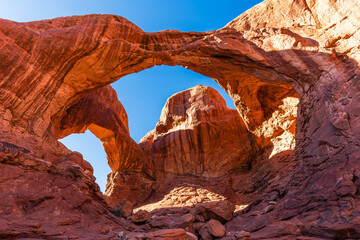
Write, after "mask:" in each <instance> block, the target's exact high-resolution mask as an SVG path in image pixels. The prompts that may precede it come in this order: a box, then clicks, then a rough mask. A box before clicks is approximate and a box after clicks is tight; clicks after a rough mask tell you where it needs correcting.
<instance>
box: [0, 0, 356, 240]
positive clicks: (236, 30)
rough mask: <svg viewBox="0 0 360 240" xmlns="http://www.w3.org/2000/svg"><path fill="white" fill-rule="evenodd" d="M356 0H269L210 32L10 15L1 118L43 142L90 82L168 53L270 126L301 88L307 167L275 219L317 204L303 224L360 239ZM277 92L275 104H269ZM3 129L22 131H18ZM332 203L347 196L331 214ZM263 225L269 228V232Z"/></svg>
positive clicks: (300, 132)
mask: <svg viewBox="0 0 360 240" xmlns="http://www.w3.org/2000/svg"><path fill="white" fill-rule="evenodd" d="M347 3H348V4H345V3H343V2H342V1H325V0H322V1H312V0H307V1H300V0H286V1H281V4H280V2H279V1H278V0H267V1H264V2H263V3H261V4H259V5H257V6H256V7H254V8H253V9H251V10H249V11H247V12H245V13H244V14H242V15H241V16H239V17H238V18H237V19H235V20H234V21H232V22H231V23H229V24H228V25H227V26H225V27H224V28H222V29H220V30H217V31H212V32H206V33H195V32H190V33H182V32H178V31H173V30H171V31H163V32H159V33H145V32H143V31H142V30H141V29H139V28H138V27H136V26H135V25H134V24H132V23H130V22H129V21H127V20H126V19H124V18H121V17H118V16H110V15H88V16H78V17H65V18H57V19H53V20H46V21H39V22H30V23H15V22H11V21H7V20H1V21H0V25H1V29H0V38H1V39H2V41H1V45H0V58H1V59H2V61H1V62H0V69H2V71H1V72H0V102H1V118H2V119H3V120H4V121H3V122H2V125H3V126H5V127H8V128H11V129H12V130H13V132H17V133H19V135H20V136H22V135H26V136H35V137H36V138H37V139H40V140H39V141H40V142H41V143H43V142H44V140H46V141H48V142H51V141H55V138H56V133H58V129H57V127H58V126H59V123H60V122H61V119H62V118H63V117H64V115H66V114H65V112H66V111H67V110H68V109H70V108H72V107H73V106H74V104H75V105H76V103H77V102H79V101H81V99H83V98H84V97H85V96H86V94H88V93H89V92H90V91H91V90H96V89H99V88H101V87H104V86H106V85H107V84H109V83H111V82H113V81H115V80H117V79H119V78H120V77H122V76H124V75H126V74H130V73H133V72H137V71H141V70H143V69H145V68H149V67H152V66H154V65H161V64H167V65H181V66H184V67H187V68H189V69H191V70H193V71H196V72H198V73H201V74H203V75H206V76H209V77H211V78H213V79H215V80H216V81H217V82H218V83H219V84H220V86H222V87H223V88H224V89H225V90H226V91H227V92H228V93H229V94H230V95H231V97H232V98H233V99H234V100H235V103H236V106H237V108H238V111H239V113H240V114H241V116H242V118H243V120H244V122H245V124H246V125H247V128H248V129H249V130H250V131H252V132H254V134H257V133H258V134H259V137H261V131H258V130H259V127H260V126H261V125H262V123H263V122H264V121H266V120H267V118H268V117H269V116H270V113H271V112H272V111H275V109H276V108H277V107H278V106H279V104H280V103H281V102H282V101H283V99H284V98H287V97H296V96H297V94H298V96H299V100H300V102H299V110H298V113H299V114H298V118H297V128H296V141H297V145H296V148H295V155H296V162H297V164H298V165H297V167H296V171H295V172H296V174H294V175H293V178H292V179H291V181H290V182H289V183H286V184H280V185H279V186H278V187H277V189H276V190H277V191H279V192H281V194H280V195H281V196H282V200H281V202H280V203H279V205H277V208H275V210H274V211H273V213H272V214H270V215H269V216H268V218H269V219H271V221H272V222H274V223H276V221H285V220H288V219H293V218H294V217H295V216H298V217H299V218H301V219H302V220H304V221H307V220H305V215H302V213H304V212H309V211H311V210H309V208H308V205H311V206H312V207H313V208H316V209H318V211H319V212H317V213H316V214H317V215H319V217H318V218H316V219H310V220H308V222H307V224H306V226H305V227H304V228H303V230H302V231H303V232H302V233H303V234H307V235H312V236H330V237H337V236H339V234H345V235H346V236H347V237H352V238H356V237H358V236H359V232H358V230H355V229H354V227H353V224H355V222H354V221H353V219H354V218H353V217H354V216H355V219H356V218H357V217H358V215H359V213H358V212H357V211H356V208H357V207H358V206H359V201H358V188H359V181H358V179H359V177H360V174H359V165H358V160H359V145H360V143H359V139H360V138H359V130H358V129H359V127H358V125H359V121H360V116H359V114H358V112H359V110H358V102H359V100H360V99H359V98H360V96H359V94H358V92H359V91H358V88H359V70H358V66H359V60H360V59H359V58H360V56H359V51H358V46H359V44H358V39H359V36H358V32H359V31H358V29H359V22H360V21H359V18H360V17H359V15H358V12H359V11H357V10H358V8H359V6H358V4H357V3H356V2H355V1H351V0H349V1H348V2H347ZM274 8H275V10H273V11H268V10H266V9H274ZM354 9H355V10H354ZM24 86H26V87H24ZM294 90H295V91H296V92H294ZM268 91H269V92H268ZM268 93H269V94H271V95H272V99H271V102H272V103H274V104H273V105H271V107H269V105H268V104H267V105H266V107H264V102H266V101H268V100H267V99H266V98H264V96H267V94H268ZM296 93H297V94H296ZM96 125H97V126H101V124H96ZM93 130H94V131H96V128H94V129H93ZM100 137H101V136H100ZM3 138H4V139H5V140H6V139H10V140H12V141H14V139H13V138H12V136H10V135H9V134H8V133H6V134H4V135H3ZM29 138H30V137H29ZM24 144H25V145H26V143H24ZM37 147H38V146H37ZM29 148H34V150H33V151H34V152H36V151H37V150H36V147H35V146H29ZM64 151H66V150H64ZM139 166H141V164H140V165H139ZM329 177H331V180H328V178H329ZM324 196H325V197H324ZM319 198H320V199H321V200H319ZM324 205H325V206H334V205H336V207H334V208H333V209H332V210H331V214H329V213H328V212H326V211H325V208H324V207H323V206H324ZM344 209H346V211H343V210H344ZM248 218H249V216H247V215H245V217H243V218H239V219H240V220H239V222H241V221H247V222H248ZM244 219H245V220H244ZM338 219H345V220H341V221H343V222H339V220H338ZM351 219H352V220H351ZM294 221H295V220H294ZM349 221H350V222H351V223H349ZM239 222H237V223H236V224H238V223H239ZM342 223H344V224H342ZM236 224H234V225H233V226H231V225H230V226H229V228H231V227H234V226H235V225H236ZM348 224H350V225H351V226H349V225H348ZM245 225H246V224H245ZM249 228H251V227H249ZM264 229H265V230H262V234H266V231H270V230H269V228H264ZM252 230H254V231H255V230H258V229H256V228H254V229H252ZM263 236H264V235H263ZM265 236H266V235H265Z"/></svg>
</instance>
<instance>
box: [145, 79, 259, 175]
mask: <svg viewBox="0 0 360 240" xmlns="http://www.w3.org/2000/svg"><path fill="white" fill-rule="evenodd" d="M139 145H140V147H141V148H143V149H144V151H145V152H146V155H147V157H148V159H150V161H151V163H152V164H153V168H154V171H155V172H160V173H161V172H163V173H174V174H180V175H184V174H190V175H194V176H205V177H218V176H222V175H224V174H226V173H228V172H232V171H241V170H243V171H247V170H248V169H249V165H250V164H251V163H250V162H251V160H252V158H253V157H254V155H255V154H256V152H257V151H258V149H259V147H258V146H257V143H256V139H255V137H253V136H252V134H251V133H249V132H248V131H247V129H246V126H245V124H244V122H243V121H242V120H241V118H240V115H239V113H238V111H236V110H234V109H229V108H227V107H226V103H225V100H224V99H223V98H222V97H221V95H220V94H219V93H218V92H217V91H216V90H215V89H212V88H210V87H205V86H196V87H194V88H191V89H188V90H186V91H183V92H180V93H177V94H175V95H173V96H171V97H170V98H169V99H168V100H167V102H166V104H165V106H164V108H163V109H162V111H161V116H160V120H159V122H158V123H157V124H156V127H155V129H154V130H153V131H151V132H149V133H148V134H147V135H146V136H145V137H144V138H143V139H142V140H140V144H139Z"/></svg>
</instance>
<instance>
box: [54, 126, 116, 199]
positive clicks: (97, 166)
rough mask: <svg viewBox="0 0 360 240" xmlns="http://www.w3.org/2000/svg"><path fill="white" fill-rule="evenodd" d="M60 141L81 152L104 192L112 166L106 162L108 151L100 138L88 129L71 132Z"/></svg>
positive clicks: (72, 149)
mask: <svg viewBox="0 0 360 240" xmlns="http://www.w3.org/2000/svg"><path fill="white" fill-rule="evenodd" d="M59 141H60V142H61V143H62V144H64V145H65V146H66V147H67V148H68V149H70V150H71V151H76V152H79V153H81V154H82V155H83V158H84V159H85V160H86V161H88V162H89V163H90V164H91V165H92V167H93V169H94V176H95V178H96V183H97V184H98V185H99V187H100V190H101V192H103V193H104V192H105V189H106V176H107V175H108V174H109V172H111V168H110V167H109V165H108V164H107V163H106V153H105V150H104V147H103V146H102V143H101V141H100V139H99V138H98V137H97V136H95V134H93V133H92V132H91V131H90V130H86V131H85V132H84V133H80V134H76V133H74V134H70V135H68V136H66V137H64V138H62V139H60V140H59ZM104 163H105V164H104Z"/></svg>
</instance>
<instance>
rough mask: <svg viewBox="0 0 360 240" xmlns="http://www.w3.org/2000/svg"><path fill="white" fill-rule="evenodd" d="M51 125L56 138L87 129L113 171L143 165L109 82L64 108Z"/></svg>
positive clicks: (139, 150)
mask: <svg viewBox="0 0 360 240" xmlns="http://www.w3.org/2000/svg"><path fill="white" fill-rule="evenodd" d="M53 128H54V130H53V132H55V136H56V137H57V138H63V137H66V136H68V135H70V134H72V133H84V132H85V131H86V130H87V129H89V130H90V131H91V132H92V133H93V134H94V135H95V136H96V137H98V138H99V139H100V140H101V142H102V144H103V146H104V149H105V152H106V154H107V159H108V163H109V166H110V167H111V169H112V170H113V171H124V170H127V171H141V170H143V169H144V167H145V160H144V156H143V152H142V150H141V149H140V148H139V146H138V145H137V144H136V142H135V141H134V140H133V139H132V138H131V137H130V134H129V127H128V117H127V114H126V111H125V109H124V107H123V106H122V104H121V103H120V102H119V100H118V98H117V94H116V92H115V90H114V89H113V88H112V87H111V86H106V87H103V88H100V89H98V90H96V91H93V92H91V93H89V94H87V95H86V96H85V97H84V98H82V99H81V100H80V101H78V102H77V103H75V104H74V105H72V106H71V107H70V108H68V109H67V110H66V112H64V115H63V117H62V118H60V120H59V122H58V123H55V121H54V125H53ZM144 171H145V170H144Z"/></svg>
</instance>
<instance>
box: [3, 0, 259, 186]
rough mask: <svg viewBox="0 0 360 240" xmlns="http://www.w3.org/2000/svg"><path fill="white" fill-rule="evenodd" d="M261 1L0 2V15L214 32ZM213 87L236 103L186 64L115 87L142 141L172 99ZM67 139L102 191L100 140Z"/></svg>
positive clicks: (103, 175)
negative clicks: (97, 19) (111, 19)
mask: <svg viewBox="0 0 360 240" xmlns="http://www.w3.org/2000/svg"><path fill="white" fill-rule="evenodd" d="M259 2H261V0H248V1H241V0H221V1H215V0H176V1H175V0H151V1H150V0H101V1H99V0H31V1H30V0H0V6H1V7H0V18H4V19H9V20H13V21H19V22H27V21H35V20H42V19H49V18H55V17H62V16H71V15H83V14H92V13H102V14H115V15H120V16H123V17H125V18H127V19H129V20H130V21H132V22H133V23H135V24H136V25H138V26H139V27H140V28H142V29H143V30H144V31H147V32H156V31H161V30H165V29H176V30H180V31H210V30H216V29H219V28H221V27H223V26H224V25H226V24H227V23H228V22H230V21H231V20H232V19H234V18H235V17H237V16H238V15H240V14H241V13H242V12H244V11H246V10H247V9H249V8H250V7H252V6H254V5H256V4H257V3H259ZM199 84H201V85H206V86H211V87H213V88H215V89H216V90H218V91H219V92H220V94H221V95H222V96H223V97H224V98H225V100H226V102H227V105H228V107H230V108H234V104H233V101H232V100H231V98H230V97H229V96H228V95H227V94H226V93H225V91H224V90H223V89H221V88H220V87H219V86H218V85H217V84H216V83H215V81H213V80H211V79H209V78H207V77H205V76H202V75H200V74H197V73H194V72H192V71H190V70H187V69H184V68H182V67H169V66H157V67H154V68H151V69H147V70H145V71H142V72H140V73H136V74H131V75H128V76H125V77H123V78H121V79H119V80H118V81H117V82H115V83H113V84H112V86H113V87H114V89H115V90H116V91H117V93H118V97H119V100H120V101H121V103H122V104H123V105H124V107H125V109H126V111H127V113H128V117H129V127H130V135H131V136H132V138H133V139H134V140H135V141H136V142H138V141H139V140H140V139H141V138H142V137H143V136H144V135H145V134H146V133H147V132H148V131H150V130H152V129H153V128H154V127H155V125H156V122H157V121H158V120H159V117H160V112H161V109H162V107H163V106H164V104H165V102H166V100H167V98H168V97H170V96H171V95H173V94H174V93H177V92H179V91H183V90H186V89H188V88H191V87H193V86H196V85H199ZM61 142H63V143H64V144H65V145H66V146H67V147H68V148H69V149H71V150H73V151H78V152H80V153H82V154H83V156H84V159H86V160H87V161H89V162H90V163H91V164H92V165H93V167H94V169H95V173H94V175H95V177H96V178H97V183H98V184H99V186H100V188H101V190H102V191H104V190H105V185H106V176H107V174H108V173H109V172H110V171H111V170H110V168H109V166H108V165H107V161H106V154H105V152H104V150H103V148H102V146H101V143H100V141H99V140H98V139H97V138H96V137H95V136H94V135H92V134H91V133H90V132H89V131H87V132H86V133H85V134H73V135H71V136H69V137H67V138H65V139H62V140H61Z"/></svg>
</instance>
